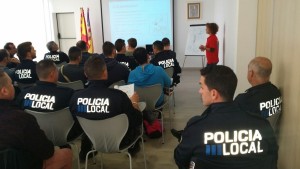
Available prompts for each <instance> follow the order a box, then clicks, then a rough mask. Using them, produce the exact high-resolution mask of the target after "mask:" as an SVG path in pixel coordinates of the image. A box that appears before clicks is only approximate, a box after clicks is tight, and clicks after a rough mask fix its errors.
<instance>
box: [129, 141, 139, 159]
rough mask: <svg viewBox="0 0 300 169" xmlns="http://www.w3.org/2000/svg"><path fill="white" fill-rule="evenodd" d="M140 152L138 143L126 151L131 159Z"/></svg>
mask: <svg viewBox="0 0 300 169" xmlns="http://www.w3.org/2000/svg"><path fill="white" fill-rule="evenodd" d="M140 150H141V147H140V141H137V142H136V143H135V144H134V145H133V146H132V147H130V148H129V149H128V153H129V154H130V155H131V156H132V157H133V156H135V155H136V154H137V153H138V152H139V151H140Z"/></svg>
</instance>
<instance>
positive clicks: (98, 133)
mask: <svg viewBox="0 0 300 169" xmlns="http://www.w3.org/2000/svg"><path fill="white" fill-rule="evenodd" d="M77 119H78V121H79V123H80V125H81V127H82V129H83V131H84V132H85V134H86V135H87V136H88V137H89V139H90V140H91V142H92V143H93V146H94V149H95V150H97V151H100V152H103V153H116V152H119V150H120V144H121V141H122V139H123V137H124V136H125V134H126V132H127V130H128V126H129V122H128V117H127V115H126V114H120V115H117V116H115V117H112V118H108V119H105V120H89V119H86V118H82V117H78V116H77Z"/></svg>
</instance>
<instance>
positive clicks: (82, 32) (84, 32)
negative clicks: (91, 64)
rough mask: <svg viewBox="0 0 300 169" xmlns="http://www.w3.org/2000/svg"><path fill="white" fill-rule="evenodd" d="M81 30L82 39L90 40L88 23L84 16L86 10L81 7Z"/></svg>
mask: <svg viewBox="0 0 300 169" xmlns="http://www.w3.org/2000/svg"><path fill="white" fill-rule="evenodd" d="M80 32H81V40H83V41H85V42H88V36H87V30H86V23H85V17H84V10H83V8H80Z"/></svg>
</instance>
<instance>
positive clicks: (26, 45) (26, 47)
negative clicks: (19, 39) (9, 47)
mask: <svg viewBox="0 0 300 169" xmlns="http://www.w3.org/2000/svg"><path fill="white" fill-rule="evenodd" d="M31 46H32V43H31V42H23V43H21V44H19V45H18V47H17V51H18V57H19V59H20V60H24V59H25V58H26V55H27V53H28V52H30V51H31Z"/></svg>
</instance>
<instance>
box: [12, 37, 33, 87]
mask: <svg viewBox="0 0 300 169" xmlns="http://www.w3.org/2000/svg"><path fill="white" fill-rule="evenodd" d="M17 51H18V57H19V59H20V61H21V63H20V64H19V65H18V66H17V67H16V69H15V80H16V82H18V83H22V84H33V83H35V82H36V81H37V80H38V77H37V74H36V69H35V67H36V63H35V62H33V59H35V58H36V51H35V49H34V47H33V46H32V43H31V42H24V43H21V44H19V45H18V47H17Z"/></svg>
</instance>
